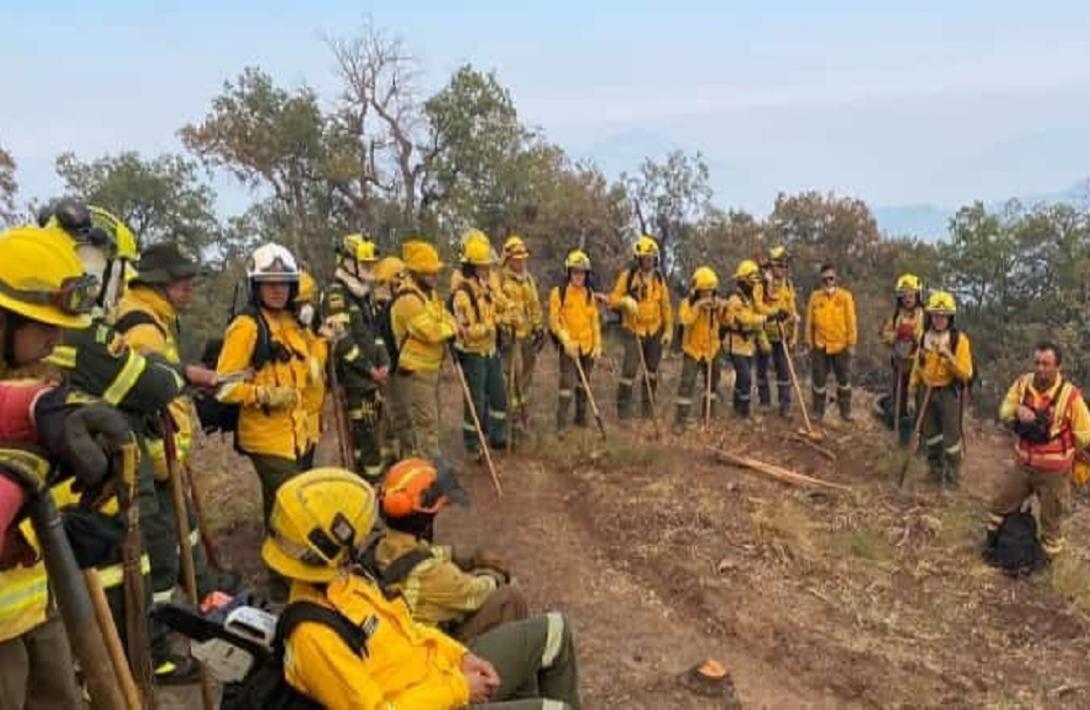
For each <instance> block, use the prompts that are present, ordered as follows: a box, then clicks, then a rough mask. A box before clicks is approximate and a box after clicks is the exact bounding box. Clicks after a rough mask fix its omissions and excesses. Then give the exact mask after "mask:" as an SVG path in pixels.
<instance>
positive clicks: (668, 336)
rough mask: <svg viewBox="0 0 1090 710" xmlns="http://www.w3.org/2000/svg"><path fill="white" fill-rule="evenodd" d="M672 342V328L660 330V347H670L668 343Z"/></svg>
mask: <svg viewBox="0 0 1090 710" xmlns="http://www.w3.org/2000/svg"><path fill="white" fill-rule="evenodd" d="M672 342H674V331H673V329H672V328H666V329H664V330H663V331H662V347H664V348H668V347H670V343H672Z"/></svg>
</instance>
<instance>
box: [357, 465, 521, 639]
mask: <svg viewBox="0 0 1090 710" xmlns="http://www.w3.org/2000/svg"><path fill="white" fill-rule="evenodd" d="M379 499H380V506H381V509H382V519H383V522H385V523H386V533H385V534H384V535H383V536H382V538H381V539H380V540H379V542H378V544H377V545H376V547H375V563H376V566H377V569H378V571H379V572H380V573H381V574H382V577H381V579H380V581H381V583H382V587H383V589H387V590H390V591H392V592H395V593H397V594H400V595H401V597H402V598H403V599H404V600H405V603H406V604H407V605H408V607H409V611H410V612H411V613H412V616H413V619H415V620H416V621H419V622H421V623H424V624H427V625H429V626H437V627H439V628H440V629H442V630H443V631H445V632H446V633H448V634H450V635H451V636H453V637H454V638H456V639H458V640H459V641H462V642H463V643H464V642H465V641H467V640H469V639H472V638H476V637H477V636H480V635H481V634H483V633H485V632H487V631H490V630H491V629H493V628H495V627H496V626H499V625H500V624H503V623H506V622H508V621H518V620H520V619H524V618H526V615H527V605H526V599H525V597H523V595H522V592H521V591H519V589H518V587H516V586H513V585H511V584H510V582H511V577H510V574H509V573H508V571H507V569H506V567H505V565H504V564H503V563H502V562H501V561H500V560H499V559H498V558H497V557H496V556H494V555H491V554H488V553H487V552H481V551H476V552H472V553H470V554H459V552H458V551H456V550H455V549H454V548H452V547H450V546H446V545H437V544H435V542H434V540H435V517H436V515H438V514H439V513H440V512H441V511H442V510H443V509H444V508H445V507H447V506H448V505H450V504H451V503H457V504H459V505H463V506H468V504H469V496H468V495H467V494H466V492H465V490H464V489H463V488H462V487H461V485H460V484H459V483H458V479H457V478H456V477H455V475H454V472H453V471H452V470H451V469H450V467H449V466H447V465H445V464H443V463H439V464H438V465H436V464H433V463H432V462H430V461H426V460H424V459H406V460H404V461H401V462H400V463H398V464H396V465H395V466H393V467H392V468H391V469H390V471H389V472H388V473H387V475H386V479H385V480H384V481H383V484H382V488H381V490H380V491H379Z"/></svg>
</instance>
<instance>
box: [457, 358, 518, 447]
mask: <svg viewBox="0 0 1090 710" xmlns="http://www.w3.org/2000/svg"><path fill="white" fill-rule="evenodd" d="M458 362H459V363H461V365H462V372H463V373H464V374H465V376H466V384H468V385H469V393H470V395H471V396H472V397H473V407H474V409H475V410H476V411H477V419H478V421H480V423H481V427H482V428H483V429H484V434H485V437H486V438H487V439H488V445H489V446H491V447H492V448H493V449H502V448H504V447H505V446H507V391H506V387H505V385H504V381H503V361H502V360H500V356H499V353H492V354H491V355H477V354H474V353H463V352H459V353H458ZM462 442H463V443H464V444H465V447H466V451H468V452H469V453H471V454H474V453H477V452H478V451H479V450H480V448H481V442H480V440H479V439H478V438H477V427H476V425H475V424H474V423H473V413H472V411H470V408H469V403H468V402H463V403H462Z"/></svg>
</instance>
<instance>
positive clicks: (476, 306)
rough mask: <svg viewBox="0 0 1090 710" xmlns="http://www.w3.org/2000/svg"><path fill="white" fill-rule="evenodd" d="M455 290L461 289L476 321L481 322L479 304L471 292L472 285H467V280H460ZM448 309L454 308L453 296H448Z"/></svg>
mask: <svg viewBox="0 0 1090 710" xmlns="http://www.w3.org/2000/svg"><path fill="white" fill-rule="evenodd" d="M455 291H461V292H462V293H464V294H465V295H466V298H468V299H469V303H470V304H471V305H472V306H473V315H474V317H475V318H476V319H477V322H478V323H480V322H481V304H479V303H477V295H476V294H475V293H473V287H472V286H470V285H469V282H468V281H461V282H459V283H458V288H456V289H455ZM450 309H451V310H452V311H453V310H454V296H453V295H451V297H450Z"/></svg>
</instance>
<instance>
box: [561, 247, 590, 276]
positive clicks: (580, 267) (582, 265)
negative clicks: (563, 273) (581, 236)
mask: <svg viewBox="0 0 1090 710" xmlns="http://www.w3.org/2000/svg"><path fill="white" fill-rule="evenodd" d="M564 268H566V269H569V270H571V269H575V270H577V271H590V257H589V256H587V253H586V252H585V251H583V250H582V249H573V250H572V251H570V252H568V258H567V259H565V260H564Z"/></svg>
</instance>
